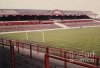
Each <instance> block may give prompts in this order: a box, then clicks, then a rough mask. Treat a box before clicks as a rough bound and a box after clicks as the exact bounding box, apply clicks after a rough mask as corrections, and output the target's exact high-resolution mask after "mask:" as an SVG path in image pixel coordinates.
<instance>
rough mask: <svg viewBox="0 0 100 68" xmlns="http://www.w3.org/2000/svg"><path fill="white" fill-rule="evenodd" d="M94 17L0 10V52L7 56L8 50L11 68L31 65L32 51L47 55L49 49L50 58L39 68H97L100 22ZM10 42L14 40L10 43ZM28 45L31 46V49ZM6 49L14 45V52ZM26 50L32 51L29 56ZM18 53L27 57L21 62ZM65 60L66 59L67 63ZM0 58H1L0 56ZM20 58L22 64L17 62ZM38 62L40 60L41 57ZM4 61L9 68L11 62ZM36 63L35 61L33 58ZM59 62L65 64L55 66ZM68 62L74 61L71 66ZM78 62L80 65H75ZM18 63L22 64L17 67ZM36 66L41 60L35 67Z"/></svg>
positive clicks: (78, 13) (77, 13)
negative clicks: (71, 67)
mask: <svg viewBox="0 0 100 68" xmlns="http://www.w3.org/2000/svg"><path fill="white" fill-rule="evenodd" d="M96 16H97V14H96V13H94V12H92V11H68V10H58V9H55V10H36V9H0V41H1V45H2V46H3V47H4V48H3V49H2V46H1V53H2V52H4V53H7V55H8V56H10V55H9V49H10V50H11V54H12V56H10V57H11V59H15V60H12V65H14V67H13V66H12V68H19V67H21V66H20V65H23V64H26V63H27V61H30V60H29V58H28V54H30V56H31V58H32V57H33V56H34V54H33V53H34V52H33V51H35V52H36V51H37V52H41V53H45V54H46V53H47V54H48V49H49V52H50V55H49V57H48V56H47V57H45V59H46V60H45V59H44V60H45V64H43V61H41V63H40V64H39V66H42V68H44V67H45V68H67V66H69V68H70V66H71V65H72V66H75V67H76V68H84V67H88V68H92V67H93V68H98V65H99V62H100V61H99V60H100V58H99V56H100V21H99V20H97V19H96ZM9 40H13V41H12V42H13V43H12V42H11V41H9ZM15 41H16V42H15ZM18 41H19V42H20V43H19V45H18V43H17V42H18ZM10 42H11V44H10ZM22 43H23V44H22ZM29 44H32V45H33V46H32V47H31V48H30V45H29ZM7 45H10V46H11V45H14V49H15V50H14V52H13V51H12V49H11V48H13V47H10V48H9V46H7ZM17 45H18V46H17ZM17 47H18V48H17ZM45 49H46V51H45ZM4 50H5V51H4ZM28 50H29V51H30V50H31V51H30V53H29V52H28ZM57 50H58V51H57ZM6 51H7V52H6ZM16 52H18V54H17V53H16ZM20 52H22V53H21V54H22V55H23V54H24V53H25V52H26V54H27V55H25V56H24V59H23V57H22V55H19V53H20ZM65 52H66V55H65ZM79 54H80V55H79ZM88 54H89V55H88ZM2 55H3V54H2ZM32 55H33V56H32ZM71 55H72V56H71ZM4 56H5V55H4ZM26 56H27V57H26ZM40 56H41V54H40ZM14 57H15V58H14ZM42 57H43V56H42ZM63 57H64V58H63ZM65 57H68V61H67V60H66V58H65ZM80 57H82V58H85V60H84V61H83V60H82V61H80V60H81V59H82V58H81V59H80ZM1 58H3V57H2V56H1ZM7 58H9V57H6V60H7ZM19 58H21V59H22V60H21V61H20V60H17V59H19ZM38 58H39V59H40V57H38ZM49 58H50V60H48V59H49ZM51 58H52V59H51ZM3 59H5V57H4V58H3ZM26 59H27V60H26ZM6 60H5V63H7V64H8V66H7V68H8V67H10V65H9V64H10V60H9V62H7V61H6ZM35 60H37V58H36V56H35ZM52 60H55V62H52ZM58 60H61V61H59V62H62V61H64V65H63V62H62V63H61V64H59V63H57V62H58ZM71 60H72V61H73V60H74V61H73V62H71ZM87 60H88V61H87ZM79 61H80V62H81V63H78V62H79ZM18 62H21V63H20V64H18ZM33 62H34V59H33V61H30V63H29V65H28V64H26V65H25V67H27V65H28V66H30V67H29V68H31V67H34V64H33V66H32V65H31V63H33ZM39 62H40V60H38V61H37V62H36V63H39ZM36 63H35V67H36V65H37V67H36V68H40V67H38V64H36ZM86 63H87V64H86ZM53 64H54V65H53ZM90 64H91V65H90ZM15 65H16V66H15ZM95 65H96V66H95ZM22 67H23V66H22ZM23 68H24V67H23Z"/></svg>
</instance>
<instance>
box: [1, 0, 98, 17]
mask: <svg viewBox="0 0 100 68" xmlns="http://www.w3.org/2000/svg"><path fill="white" fill-rule="evenodd" d="M0 9H60V10H61V9H64V10H87V11H88V10H90V11H93V12H96V13H97V14H99V16H100V0H0Z"/></svg>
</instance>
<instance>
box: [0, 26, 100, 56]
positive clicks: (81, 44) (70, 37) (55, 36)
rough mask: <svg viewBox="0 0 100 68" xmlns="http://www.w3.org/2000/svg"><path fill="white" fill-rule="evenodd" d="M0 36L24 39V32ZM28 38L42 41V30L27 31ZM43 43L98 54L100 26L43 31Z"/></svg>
mask: <svg viewBox="0 0 100 68" xmlns="http://www.w3.org/2000/svg"><path fill="white" fill-rule="evenodd" d="M0 37H8V38H12V39H20V40H26V33H13V34H1V35H0ZM28 39H29V40H30V41H36V42H43V36H42V32H28ZM44 43H46V44H47V45H48V46H52V47H59V48H65V49H67V50H75V51H86V52H93V51H94V52H95V53H96V55H99V56H100V27H95V28H84V29H83V28H80V29H63V30H53V31H44Z"/></svg>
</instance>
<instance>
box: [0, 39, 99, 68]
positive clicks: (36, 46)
mask: <svg viewBox="0 0 100 68" xmlns="http://www.w3.org/2000/svg"><path fill="white" fill-rule="evenodd" d="M0 44H1V45H2V46H9V47H10V52H11V64H12V68H15V62H16V61H15V57H14V56H15V50H14V48H15V47H16V48H17V52H18V54H20V48H26V49H28V50H29V51H30V54H29V55H30V59H32V56H34V55H33V54H32V50H34V51H37V53H39V52H41V53H44V54H45V56H44V62H45V68H50V62H49V59H50V58H53V59H57V60H61V61H64V68H67V63H72V64H76V65H80V66H83V67H87V68H100V57H99V56H96V55H93V54H90V55H88V56H87V54H85V53H81V52H77V51H69V50H66V49H61V48H54V47H48V46H45V45H44V44H41V43H33V42H27V41H19V40H12V39H7V38H0ZM81 58H87V59H90V60H93V61H92V62H85V61H79V59H81ZM55 68H56V67H55Z"/></svg>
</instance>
